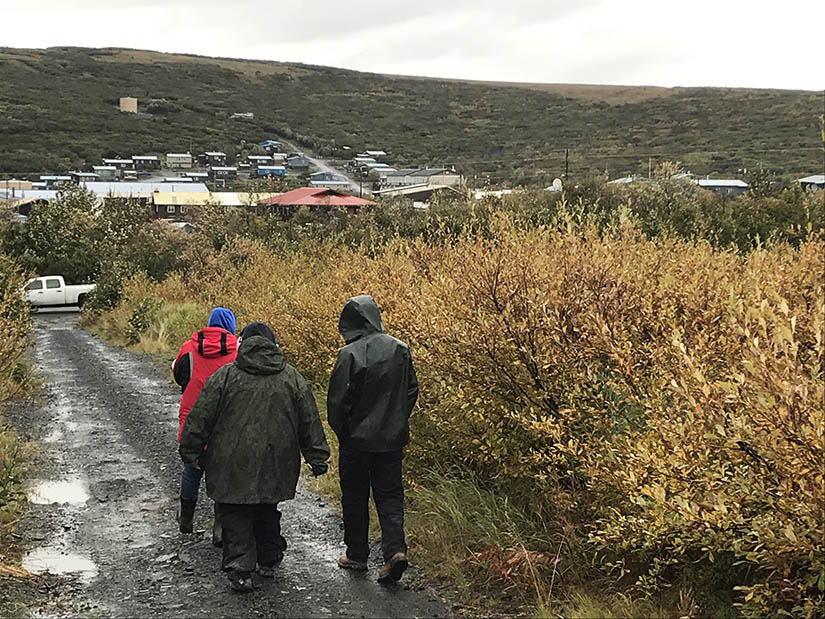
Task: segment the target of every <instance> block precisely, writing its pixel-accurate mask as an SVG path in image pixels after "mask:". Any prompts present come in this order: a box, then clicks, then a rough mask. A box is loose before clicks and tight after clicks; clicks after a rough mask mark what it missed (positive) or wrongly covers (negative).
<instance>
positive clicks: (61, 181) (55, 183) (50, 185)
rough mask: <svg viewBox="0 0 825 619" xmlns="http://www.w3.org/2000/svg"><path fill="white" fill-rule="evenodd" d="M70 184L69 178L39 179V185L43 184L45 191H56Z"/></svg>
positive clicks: (46, 176)
mask: <svg viewBox="0 0 825 619" xmlns="http://www.w3.org/2000/svg"><path fill="white" fill-rule="evenodd" d="M71 182H72V177H71V176H62V175H61V176H54V175H45V176H41V177H40V183H41V184H44V183H45V186H46V189H57V188H59V187H61V186H63V185H68V184H69V183H71Z"/></svg>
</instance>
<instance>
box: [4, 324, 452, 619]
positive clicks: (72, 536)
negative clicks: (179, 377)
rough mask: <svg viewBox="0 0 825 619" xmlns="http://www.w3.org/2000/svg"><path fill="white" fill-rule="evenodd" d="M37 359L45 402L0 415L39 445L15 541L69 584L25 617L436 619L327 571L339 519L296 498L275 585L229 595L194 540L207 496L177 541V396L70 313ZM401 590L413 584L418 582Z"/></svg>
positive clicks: (151, 370)
mask: <svg viewBox="0 0 825 619" xmlns="http://www.w3.org/2000/svg"><path fill="white" fill-rule="evenodd" d="M35 358H36V361H37V364H38V366H39V372H40V374H41V376H42V377H43V379H44V381H45V385H44V389H43V393H42V396H41V401H40V402H35V403H30V404H23V405H18V406H16V407H13V408H11V409H9V410H8V411H7V413H6V416H7V417H8V418H9V420H10V421H12V423H14V424H15V425H16V426H17V427H18V428H19V429H20V430H21V432H22V433H23V434H24V435H25V436H26V437H27V438H29V439H30V440H33V441H35V442H36V443H38V444H39V447H40V456H41V457H40V458H39V460H41V462H42V463H41V465H40V466H39V467H38V469H37V470H35V471H34V476H35V477H36V479H34V480H33V484H32V485H33V488H32V494H31V499H32V501H33V503H32V504H31V505H30V508H29V510H28V513H27V515H26V517H25V519H24V521H23V522H22V523H21V524H20V527H19V529H18V531H19V532H20V533H21V534H22V535H23V537H24V542H26V543H27V544H28V545H29V547H30V552H29V554H28V555H27V557H26V558H25V559H24V566H25V567H27V568H28V569H30V570H42V569H44V568H47V567H48V568H49V569H50V571H52V572H55V571H66V572H69V573H68V574H67V576H66V577H65V578H63V579H60V581H59V583H60V584H58V586H57V591H56V592H53V594H52V597H53V600H54V602H53V603H52V607H50V608H40V609H32V610H34V611H36V612H37V611H39V612H46V613H47V614H52V613H57V614H61V613H68V614H75V613H77V612H80V613H84V612H85V611H86V610H89V609H91V610H92V611H93V612H102V614H104V615H107V616H109V615H115V616H130V617H134V616H181V617H193V616H203V617H212V616H232V617H248V616H258V615H265V616H301V617H317V616H350V617H351V616H355V617H377V616H380V617H428V616H441V615H444V614H445V612H446V611H445V607H444V605H443V603H442V602H441V601H440V599H439V598H438V596H437V595H436V594H434V593H433V592H432V591H430V590H428V589H425V588H423V587H421V586H418V585H416V584H413V585H409V584H407V585H405V586H398V587H391V588H385V587H382V586H380V585H378V584H377V583H376V582H375V576H376V569H375V567H374V566H373V568H372V569H371V570H370V572H369V573H368V574H367V575H366V576H364V575H359V574H353V573H351V572H346V571H343V570H340V569H339V568H337V566H336V564H335V558H336V557H337V553H338V552H339V551H340V548H341V542H340V540H341V531H340V518H339V516H338V514H337V513H336V512H335V511H333V510H331V509H330V508H328V507H326V506H325V505H324V502H323V501H322V499H321V498H319V497H318V496H317V495H314V494H313V493H311V492H310V491H308V490H306V489H303V488H300V489H299V495H298V497H296V499H295V500H294V501H289V502H287V503H285V504H283V505H282V511H283V514H284V515H283V520H282V522H283V526H284V536H285V537H286V538H287V540H288V543H289V549H288V550H287V553H286V558H285V559H284V562H283V563H282V565H281V567H280V568H279V569H278V570H277V573H276V578H275V580H274V582H273V581H267V580H263V579H259V578H257V577H256V585H257V587H258V589H257V590H256V591H255V592H254V593H252V594H250V595H239V594H234V593H231V592H230V591H229V590H228V587H227V583H226V579H225V577H224V575H223V574H222V573H221V572H220V571H219V557H220V550H218V549H215V548H213V547H212V546H211V544H210V543H209V539H208V531H205V532H204V531H203V529H205V525H206V523H207V521H208V520H209V519H210V517H211V501H209V500H208V499H207V498H206V497H205V495H204V494H202V495H201V500H200V501H199V504H198V514H197V516H196V527H199V528H200V529H201V531H200V533H198V532H196V533H195V534H192V535H181V534H179V533H178V532H177V529H176V525H175V522H174V514H175V508H176V505H177V503H176V500H175V497H176V495H177V492H178V479H179V477H178V476H179V470H180V461H179V459H178V456H177V449H176V443H175V428H176V423H177V422H176V404H177V398H178V391H177V389H176V388H175V387H174V386H173V385H172V384H170V383H169V382H168V380H167V379H166V378H165V377H164V376H163V373H162V371H160V370H158V369H157V368H155V367H153V366H151V365H149V364H148V363H147V362H145V360H143V359H142V358H140V357H138V356H135V355H132V354H130V353H127V352H125V351H122V350H119V349H115V348H112V347H109V346H107V345H106V344H104V343H103V342H101V341H100V340H99V339H97V338H95V337H94V336H92V335H90V334H89V333H86V332H84V331H82V330H79V329H78V327H77V315H73V314H48V315H41V316H39V317H38V319H37V325H36V329H35ZM202 493H203V489H202ZM374 554H375V553H374ZM410 577H411V578H410V579H409V581H407V582H412V583H415V573H414V572H413V573H411V574H410ZM96 609H99V611H98V610H96Z"/></svg>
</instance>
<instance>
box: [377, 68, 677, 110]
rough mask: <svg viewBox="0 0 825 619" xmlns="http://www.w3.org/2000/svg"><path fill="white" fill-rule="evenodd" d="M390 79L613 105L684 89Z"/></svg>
mask: <svg viewBox="0 0 825 619" xmlns="http://www.w3.org/2000/svg"><path fill="white" fill-rule="evenodd" d="M384 77H389V78H399V79H412V80H424V81H428V82H429V81H432V82H439V81H440V82H457V83H463V84H473V85H476V86H493V87H505V88H525V89H527V90H538V91H540V92H546V93H549V94H553V95H560V96H562V97H569V98H571V99H580V100H582V101H604V102H605V103H609V104H610V105H620V104H623V103H641V102H643V101H649V100H651V99H662V98H665V97H672V96H673V95H675V94H677V93H678V92H679V91H681V90H682V89H681V88H665V87H662V86H620V85H605V84H543V83H539V82H496V81H488V80H462V79H451V78H433V77H423V76H400V75H384Z"/></svg>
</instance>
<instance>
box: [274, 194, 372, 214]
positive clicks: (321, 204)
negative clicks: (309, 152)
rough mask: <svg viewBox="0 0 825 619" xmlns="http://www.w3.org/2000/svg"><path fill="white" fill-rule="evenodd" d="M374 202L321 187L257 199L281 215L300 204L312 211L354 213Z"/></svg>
mask: <svg viewBox="0 0 825 619" xmlns="http://www.w3.org/2000/svg"><path fill="white" fill-rule="evenodd" d="M374 204H375V202H371V201H369V200H364V199H362V198H358V197H356V196H351V195H349V194H346V193H341V192H340V191H337V190H335V189H328V188H321V187H301V188H300V189H293V190H292V191H287V192H286V193H282V194H281V195H279V196H275V197H274V198H265V199H263V200H258V205H259V206H266V207H269V208H270V209H272V210H273V211H275V212H276V213H278V214H280V215H281V216H283V217H290V216H292V215H293V214H294V213H295V211H297V210H298V209H299V208H301V207H302V206H306V207H308V208H309V210H310V211H312V212H328V211H329V210H330V209H345V210H347V211H349V212H350V213H356V212H357V211H358V210H359V209H360V208H362V207H364V206H373V205H374Z"/></svg>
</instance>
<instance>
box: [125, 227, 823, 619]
mask: <svg viewBox="0 0 825 619" xmlns="http://www.w3.org/2000/svg"><path fill="white" fill-rule="evenodd" d="M823 275H825V242H823V240H822V238H821V237H819V236H816V235H814V234H809V236H808V238H807V240H804V241H802V242H801V243H800V244H799V246H798V247H797V248H793V247H791V246H789V245H787V244H775V245H770V246H766V247H759V248H757V249H755V250H753V251H751V252H749V253H747V254H746V255H743V254H740V253H738V252H736V251H734V250H724V249H718V248H714V247H713V246H711V245H710V244H709V243H707V242H704V241H689V240H680V239H676V238H671V237H669V236H667V235H662V236H659V237H657V238H656V239H654V240H649V239H648V238H646V237H645V236H644V235H643V234H642V233H641V231H640V230H639V229H638V228H637V227H636V226H634V225H633V224H631V223H629V222H626V221H624V222H623V221H619V220H617V222H616V223H614V224H613V225H612V226H611V227H610V228H609V229H601V230H600V229H598V228H597V227H595V226H591V225H588V224H587V223H582V222H581V221H578V222H577V221H573V220H571V219H568V220H567V221H561V220H560V222H559V223H558V225H555V226H552V227H549V228H538V229H529V230H525V229H522V228H520V227H518V226H515V225H513V223H512V222H511V221H510V220H509V219H508V218H507V217H506V216H502V215H499V216H497V217H494V219H493V221H492V223H491V225H490V226H489V228H488V229H486V230H485V231H484V232H483V233H472V232H468V233H464V234H458V235H452V234H448V235H445V236H444V238H441V239H440V241H439V242H433V240H432V238H430V239H428V240H427V241H424V240H422V239H396V240H395V241H391V242H389V243H388V244H387V245H386V246H385V247H384V248H383V249H382V250H381V251H380V252H375V251H366V250H363V249H359V248H355V249H352V248H347V247H344V246H342V245H338V244H334V243H332V242H319V243H306V244H305V246H304V247H302V248H301V249H298V250H289V251H284V252H282V253H280V254H277V255H276V254H275V253H273V252H272V251H271V250H269V249H267V248H265V247H264V246H263V245H261V244H259V243H257V242H254V241H250V240H243V239H236V240H233V241H231V242H230V243H228V244H227V245H226V246H224V247H223V249H222V250H220V251H219V252H216V253H212V254H210V255H208V256H206V257H205V258H204V259H203V260H202V261H201V262H199V263H197V264H195V265H193V266H191V267H190V268H189V269H188V270H187V271H186V272H185V273H182V274H178V275H174V276H172V277H170V278H167V279H166V280H165V281H163V282H162V283H151V282H150V281H148V280H146V279H145V278H143V277H137V278H133V279H132V280H130V281H128V282H127V284H126V285H125V287H124V290H123V295H122V298H123V301H122V306H121V308H120V309H116V310H115V311H131V309H130V308H133V307H135V306H136V305H137V304H139V303H140V302H142V301H143V300H144V299H147V298H149V299H158V300H160V301H163V302H164V303H166V304H180V303H195V304H197V305H198V306H200V307H202V308H208V307H209V306H212V305H224V306H227V307H231V308H233V310H234V311H235V312H236V314H237V315H238V319H239V324H243V323H244V322H245V321H248V320H253V319H256V320H265V321H267V322H269V323H270V324H272V325H273V327H274V329H275V332H276V335H277V337H278V339H279V341H280V342H281V344H282V346H283V348H284V350H285V352H286V354H287V356H288V358H289V359H290V361H291V362H292V363H294V364H295V365H296V366H297V367H298V368H299V369H300V370H301V371H302V372H303V373H304V374H305V375H307V376H308V377H310V378H311V379H313V380H314V381H317V382H318V383H320V384H323V383H324V381H325V380H326V379H327V378H328V373H329V370H330V368H331V366H332V363H333V361H334V357H335V352H336V350H337V349H338V347H339V346H340V345H341V341H340V338H339V336H338V334H337V331H336V324H337V317H338V313H339V311H340V309H341V307H342V305H343V303H344V301H345V300H346V299H347V298H348V297H349V296H352V295H354V294H358V293H369V294H372V295H374V296H375V297H376V299H378V301H379V304H380V305H381V308H382V311H383V317H384V322H385V325H386V327H387V329H388V331H389V332H390V333H392V334H393V335H396V336H398V337H400V338H401V339H403V340H405V341H407V342H409V343H410V345H411V347H412V350H413V356H414V359H415V361H416V366H417V369H418V374H419V380H420V382H421V385H422V391H421V397H420V400H419V402H420V403H419V407H418V410H417V412H416V414H415V416H414V419H413V443H412V444H411V446H410V449H409V456H410V457H409V463H410V464H409V471H410V475H411V478H412V480H413V482H415V481H416V480H418V481H421V480H425V479H426V475H427V474H428V472H429V471H432V470H434V469H438V470H440V471H449V472H451V474H453V475H455V476H456V477H459V478H460V477H461V476H462V474H463V472H471V473H472V476H473V479H474V480H477V481H478V482H479V483H480V484H481V485H482V486H483V487H484V488H486V489H487V490H489V491H491V492H493V493H495V494H496V495H498V496H500V497H503V498H506V500H507V501H510V502H512V503H513V504H514V505H518V506H521V508H523V510H524V513H529V514H532V516H531V517H534V518H537V519H541V520H542V521H543V522H544V523H547V524H546V530H547V531H548V537H547V544H546V547H535V548H521V549H507V548H501V549H498V550H493V549H489V548H474V549H471V550H472V552H470V553H468V556H467V560H468V561H469V562H471V563H476V564H480V563H483V564H484V565H486V566H487V569H491V568H490V565H493V564H495V565H499V564H500V566H503V567H502V568H501V569H502V570H503V569H505V568H506V571H507V574H508V575H509V574H519V573H521V572H522V571H524V569H525V567H524V565H525V564H523V563H520V561H521V560H522V558H524V557H527V558H530V557H533V558H536V557H538V558H539V559H540V560H538V559H536V560H535V561H533V562H532V563H530V565H529V566H528V567H530V566H532V565H533V564H535V569H544V570H549V569H550V568H551V566H557V565H558V563H559V561H560V560H562V559H560V558H558V556H557V553H558V551H559V550H560V549H561V548H562V547H564V548H569V547H571V544H575V545H576V548H577V552H578V553H585V554H583V555H581V556H579V557H577V558H576V559H577V560H579V561H581V560H582V556H588V557H590V558H591V560H592V561H593V562H594V564H596V565H597V566H599V569H600V570H602V571H603V572H604V573H610V574H615V575H616V577H617V578H620V579H623V580H622V582H624V583H626V584H627V585H628V586H632V587H635V588H637V589H639V590H641V591H644V592H646V593H650V592H652V591H655V590H657V589H660V588H661V587H667V586H669V584H672V583H674V582H678V581H679V579H680V578H684V577H685V575H686V574H695V573H696V570H697V566H699V568H701V569H703V570H704V571H705V573H708V574H710V577H709V578H708V580H709V581H713V580H714V579H716V580H717V581H718V582H722V583H723V584H722V585H719V584H718V582H717V586H726V587H729V588H730V589H731V590H734V589H735V591H736V594H735V595H736V596H737V598H736V599H737V603H739V604H742V605H744V606H743V608H744V609H745V611H746V612H747V613H748V614H774V613H777V612H783V613H790V614H794V615H801V616H815V615H821V614H822V613H823V612H825V602H823V599H824V598H823V595H824V594H823V591H825V564H823V557H824V556H825V542H824V541H823V530H825V525H824V523H823V501H825V494H824V491H823V483H825V480H824V479H823V468H825V467H823V459H824V458H825V452H824V451H823V405H825V403H823V385H825V383H823V358H824V355H823V351H824V347H825V341H823V340H824V339H825V327H824V326H823V325H824V324H825V284H824V283H823ZM123 304H125V305H123ZM422 483H425V482H422ZM558 540H567V543H566V544H564V545H562V544H559V545H558V546H557V544H556V543H557V541H558ZM494 559H495V561H494ZM530 569H533V567H530ZM553 570H554V572H553V576H554V577H555V575H556V574H555V567H553Z"/></svg>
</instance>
